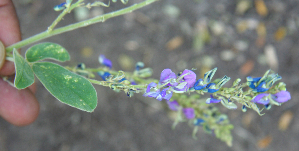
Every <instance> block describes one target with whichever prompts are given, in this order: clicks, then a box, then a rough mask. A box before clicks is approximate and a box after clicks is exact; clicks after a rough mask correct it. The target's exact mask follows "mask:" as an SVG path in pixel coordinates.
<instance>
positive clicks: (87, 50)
mask: <svg viewBox="0 0 299 151" xmlns="http://www.w3.org/2000/svg"><path fill="white" fill-rule="evenodd" d="M92 54H93V49H92V48H91V47H84V48H83V49H82V50H81V55H82V56H84V57H86V58H88V57H91V55H92Z"/></svg>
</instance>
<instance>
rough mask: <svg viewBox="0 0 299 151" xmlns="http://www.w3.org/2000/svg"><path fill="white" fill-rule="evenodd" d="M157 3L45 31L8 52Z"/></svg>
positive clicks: (142, 4)
mask: <svg viewBox="0 0 299 151" xmlns="http://www.w3.org/2000/svg"><path fill="white" fill-rule="evenodd" d="M155 1H158V0H146V1H143V2H141V3H138V4H134V5H132V6H130V7H127V8H124V9H121V10H118V11H115V12H111V13H108V14H104V15H101V16H97V17H94V18H91V19H88V20H86V21H82V22H78V23H75V24H70V25H67V26H64V27H61V28H57V29H54V30H52V31H50V32H49V31H48V30H47V31H44V32H42V33H40V34H37V35H35V36H32V37H30V38H27V39H25V40H22V41H20V42H17V43H15V44H13V45H11V46H9V47H6V52H7V53H9V52H11V51H12V50H13V49H14V48H15V49H19V48H22V47H24V46H27V45H29V44H32V43H34V42H37V41H40V40H42V39H45V38H48V37H52V36H54V35H58V34H61V33H64V32H67V31H72V30H74V29H78V28H81V27H86V26H88V25H92V24H95V23H98V22H104V21H106V20H107V19H110V18H113V17H116V16H120V15H124V14H127V13H131V12H132V11H134V10H137V9H139V8H142V7H144V6H147V5H149V4H151V3H153V2H155Z"/></svg>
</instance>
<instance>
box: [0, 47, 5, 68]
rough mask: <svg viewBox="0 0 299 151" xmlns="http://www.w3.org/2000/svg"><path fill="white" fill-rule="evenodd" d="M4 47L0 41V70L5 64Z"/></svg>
mask: <svg viewBox="0 0 299 151" xmlns="http://www.w3.org/2000/svg"><path fill="white" fill-rule="evenodd" d="M5 52H6V51H5V47H4V45H3V43H2V42H1V41H0V69H1V68H2V66H3V64H4V62H5Z"/></svg>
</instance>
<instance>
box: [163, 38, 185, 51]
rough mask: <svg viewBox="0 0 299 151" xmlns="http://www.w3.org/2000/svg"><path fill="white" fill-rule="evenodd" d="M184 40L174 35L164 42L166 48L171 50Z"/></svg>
mask: <svg viewBox="0 0 299 151" xmlns="http://www.w3.org/2000/svg"><path fill="white" fill-rule="evenodd" d="M183 42H184V40H183V38H182V37H181V36H176V37H174V38H172V39H171V40H169V41H168V42H167V44H166V48H167V50H169V51H171V50H174V49H176V48H178V47H180V46H181V45H182V44H183Z"/></svg>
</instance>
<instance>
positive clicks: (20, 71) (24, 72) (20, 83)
mask: <svg viewBox="0 0 299 151" xmlns="http://www.w3.org/2000/svg"><path fill="white" fill-rule="evenodd" d="M13 58H14V61H15V69H16V77H15V80H14V85H15V87H16V88H17V89H25V88H27V87H29V86H30V85H31V84H32V83H34V74H33V71H32V69H31V67H30V65H29V63H28V62H27V61H26V60H25V59H24V58H23V57H22V56H21V55H20V54H19V53H18V51H17V50H16V49H14V50H13Z"/></svg>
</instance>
